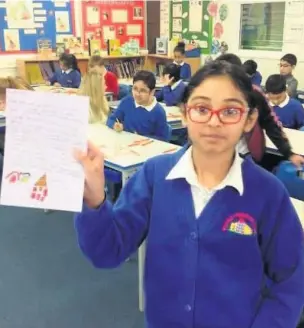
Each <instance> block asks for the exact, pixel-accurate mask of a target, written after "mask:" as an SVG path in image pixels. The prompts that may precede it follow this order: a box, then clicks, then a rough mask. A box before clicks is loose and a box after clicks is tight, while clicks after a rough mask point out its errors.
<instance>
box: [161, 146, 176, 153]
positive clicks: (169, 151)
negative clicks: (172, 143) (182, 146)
mask: <svg viewBox="0 0 304 328" xmlns="http://www.w3.org/2000/svg"><path fill="white" fill-rule="evenodd" d="M176 149H177V147H175V148H170V149H168V150H165V151H163V154H167V153H172V152H173V151H175V150H176Z"/></svg>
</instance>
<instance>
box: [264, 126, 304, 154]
mask: <svg viewBox="0 0 304 328" xmlns="http://www.w3.org/2000/svg"><path fill="white" fill-rule="evenodd" d="M284 132H285V134H286V136H287V138H288V140H289V142H290V144H291V147H292V150H293V152H294V153H296V154H299V155H303V156H304V132H303V131H299V130H292V129H286V128H284ZM265 136H266V149H267V152H269V153H274V154H280V153H279V151H278V149H277V147H276V146H275V145H274V144H273V143H272V141H270V139H269V138H268V136H267V135H266V134H265Z"/></svg>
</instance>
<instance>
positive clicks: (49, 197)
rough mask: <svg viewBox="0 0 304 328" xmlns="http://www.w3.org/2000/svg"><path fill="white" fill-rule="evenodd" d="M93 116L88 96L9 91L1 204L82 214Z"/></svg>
mask: <svg viewBox="0 0 304 328" xmlns="http://www.w3.org/2000/svg"><path fill="white" fill-rule="evenodd" d="M88 113H89V99H88V98H87V97H81V96H76V95H66V94H57V93H46V92H36V91H25V90H8V92H7V103H6V138H5V156H4V170H3V178H2V190H1V204H4V205H13V206H23V207H35V208H45V209H54V210H66V211H80V210H81V206H82V197H83V189H84V174H83V171H82V169H81V167H80V165H79V164H78V163H77V162H76V161H75V160H74V158H73V149H75V148H79V149H82V150H85V148H86V140H87V133H88Z"/></svg>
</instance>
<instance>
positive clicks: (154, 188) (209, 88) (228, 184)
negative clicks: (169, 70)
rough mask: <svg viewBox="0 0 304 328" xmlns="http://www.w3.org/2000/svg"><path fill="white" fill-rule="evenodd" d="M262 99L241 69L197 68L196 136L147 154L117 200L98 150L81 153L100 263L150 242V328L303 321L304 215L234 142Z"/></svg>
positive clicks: (92, 251) (80, 226)
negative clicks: (108, 189) (111, 196)
mask: <svg viewBox="0 0 304 328" xmlns="http://www.w3.org/2000/svg"><path fill="white" fill-rule="evenodd" d="M259 96H260V94H259V93H258V92H257V91H254V90H253V88H252V84H251V81H250V79H249V77H248V76H247V75H246V73H245V72H244V70H243V69H242V68H241V67H237V66H233V65H230V64H228V63H224V62H220V61H214V62H212V63H210V64H208V65H206V66H204V67H203V68H201V69H200V70H199V71H198V72H197V73H196V74H194V76H193V77H192V78H191V80H190V83H189V89H188V91H187V93H186V95H185V99H184V101H185V109H184V111H183V113H184V116H185V121H186V123H187V128H188V133H189V137H190V140H191V144H190V145H187V146H185V147H184V148H182V149H180V150H178V151H177V152H175V153H170V154H165V155H161V156H158V157H155V158H152V159H150V160H148V161H147V162H146V163H145V164H144V165H143V167H142V168H141V169H140V170H139V171H138V172H137V173H135V175H134V176H132V177H131V178H130V179H129V181H128V183H127V184H126V186H125V187H124V188H123V189H122V191H121V193H120V195H119V198H118V200H117V203H116V204H115V205H112V204H111V203H110V202H109V201H107V200H106V199H105V195H104V190H103V186H104V180H103V179H104V178H103V167H102V155H101V154H100V150H99V149H94V148H93V147H91V148H89V156H87V157H84V159H83V166H84V168H85V169H84V171H85V172H86V184H85V186H86V187H85V188H86V191H85V195H86V202H87V204H88V206H89V207H91V208H89V209H88V208H86V207H85V206H84V209H83V212H82V213H81V214H79V215H78V216H77V217H76V223H75V226H76V230H77V234H78V240H79V244H80V245H81V249H82V251H83V252H84V253H85V254H86V256H87V257H88V258H89V259H90V260H91V262H92V263H94V265H95V266H96V267H100V268H113V267H117V266H119V265H120V264H121V263H123V262H124V261H125V259H126V258H128V257H129V256H130V254H132V253H133V252H136V251H137V249H138V247H139V245H140V244H141V243H142V241H143V240H144V239H147V242H146V258H145V275H144V287H145V316H146V318H145V322H146V327H147V328H155V327H168V328H169V327H193V328H202V327H229V328H230V327H235V328H240V327H244V328H245V327H246V328H247V327H251V328H261V327H276V326H278V323H279V325H280V327H295V326H296V322H297V320H298V318H299V316H300V312H301V309H302V306H303V297H304V279H303V274H304V252H303V230H302V227H301V223H300V221H299V218H298V217H297V214H296V212H295V210H294V208H293V206H292V204H291V201H290V199H289V195H288V193H287V191H286V190H285V188H284V187H283V186H282V184H281V183H280V182H279V181H278V180H277V178H276V177H275V176H274V175H272V174H270V173H268V172H266V171H265V170H264V169H262V168H260V167H259V166H257V165H256V164H255V163H254V162H253V161H252V160H251V159H249V158H245V159H242V158H241V157H240V156H239V155H238V153H237V151H236V145H237V144H238V142H239V140H240V138H241V137H242V135H243V134H244V133H247V132H249V131H250V130H251V129H252V128H253V126H254V124H255V122H256V120H257V110H256V109H255V108H257V107H258V106H259V104H258V102H257V99H258V97H259ZM223 122H224V123H223ZM97 163H99V165H97Z"/></svg>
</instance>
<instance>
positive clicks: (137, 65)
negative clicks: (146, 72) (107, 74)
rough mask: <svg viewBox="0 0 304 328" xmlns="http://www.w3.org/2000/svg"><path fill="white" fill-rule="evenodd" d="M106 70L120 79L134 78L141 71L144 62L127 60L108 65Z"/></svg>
mask: <svg viewBox="0 0 304 328" xmlns="http://www.w3.org/2000/svg"><path fill="white" fill-rule="evenodd" d="M105 66H106V69H107V70H108V71H111V72H112V73H114V74H115V75H116V76H117V77H118V78H119V79H129V78H132V77H133V76H134V75H135V73H136V72H137V71H138V70H139V69H141V67H142V61H141V60H138V59H135V58H134V59H126V60H120V61H115V62H113V63H111V62H109V63H106V65H105Z"/></svg>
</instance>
